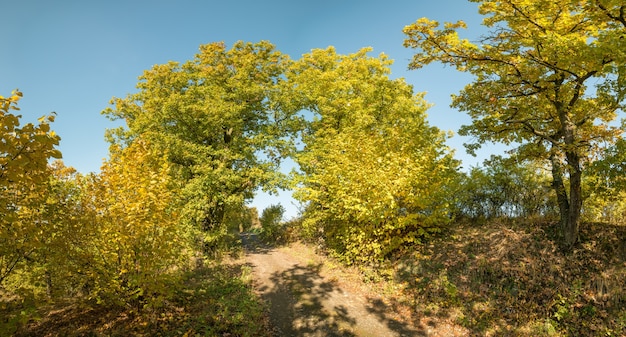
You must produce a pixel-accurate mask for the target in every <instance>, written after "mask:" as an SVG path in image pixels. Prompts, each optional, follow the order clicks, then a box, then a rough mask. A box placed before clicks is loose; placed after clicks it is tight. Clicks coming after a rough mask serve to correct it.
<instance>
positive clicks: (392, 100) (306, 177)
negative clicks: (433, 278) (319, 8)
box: [287, 48, 457, 260]
mask: <svg viewBox="0 0 626 337" xmlns="http://www.w3.org/2000/svg"><path fill="white" fill-rule="evenodd" d="M368 52H369V49H363V50H361V51H359V52H357V53H355V54H351V55H345V56H343V55H338V54H337V53H336V52H335V50H334V49H333V48H328V49H326V50H314V51H312V52H311V53H310V54H306V55H304V56H303V57H302V59H300V60H299V61H297V62H295V63H294V64H293V66H292V67H291V68H290V69H289V71H288V72H287V83H288V84H289V85H290V87H291V88H292V91H290V92H288V94H289V96H288V97H289V98H290V99H291V102H292V104H296V103H293V102H297V105H295V108H294V109H296V110H301V109H305V110H307V111H308V112H309V113H312V114H313V116H312V117H307V118H304V119H303V120H301V122H302V123H303V126H302V142H303V143H304V148H303V149H302V150H301V151H299V152H298V153H297V154H296V156H295V158H296V162H297V163H298V164H299V167H300V170H301V172H300V173H299V174H296V175H295V184H296V186H297V187H296V189H297V191H296V193H295V197H296V198H297V199H299V200H300V201H302V202H304V203H305V204H307V209H306V212H305V214H304V221H303V224H304V226H305V232H308V233H310V234H312V235H315V236H317V235H321V236H322V238H323V239H325V240H326V242H327V244H328V245H329V246H330V247H331V248H333V249H334V250H335V252H336V253H338V254H340V255H342V256H343V257H345V258H346V259H348V260H356V259H362V260H371V259H379V258H382V257H384V256H387V255H389V254H390V253H392V252H394V251H397V250H399V249H401V248H402V247H404V246H406V245H411V244H415V243H417V242H419V240H420V238H422V237H424V236H427V235H428V234H429V233H432V232H436V231H437V230H438V228H440V227H441V226H443V225H445V224H446V223H447V222H448V221H449V218H448V213H447V206H448V205H447V191H448V190H447V186H446V185H447V184H448V183H449V182H450V181H451V180H452V179H454V177H455V175H456V172H455V170H456V167H457V163H456V162H455V161H454V160H453V159H452V156H451V152H450V151H449V150H448V149H447V148H446V146H445V145H444V141H445V138H446V137H445V135H444V134H443V133H442V132H441V131H439V130H438V129H436V128H434V127H431V126H429V125H428V123H427V122H426V114H425V110H426V109H427V107H428V104H427V103H426V102H425V101H424V100H423V97H422V96H423V95H421V94H418V95H415V94H413V92H412V89H411V87H410V86H409V85H408V84H406V83H405V82H404V81H403V80H402V79H397V80H392V79H390V78H389V77H388V74H389V72H390V71H389V66H390V64H391V61H390V60H388V59H387V58H386V57H385V56H384V55H380V56H379V57H378V58H375V57H369V56H368V55H367V53H368ZM305 117H306V116H305Z"/></svg>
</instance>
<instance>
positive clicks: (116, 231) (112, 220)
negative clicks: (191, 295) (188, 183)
mask: <svg viewBox="0 0 626 337" xmlns="http://www.w3.org/2000/svg"><path fill="white" fill-rule="evenodd" d="M170 165H171V164H170V163H168V161H167V160H166V156H165V154H156V153H154V152H152V151H151V147H150V143H149V142H148V141H145V140H143V139H141V138H138V139H136V140H135V141H134V142H133V143H132V144H131V145H130V146H128V147H127V148H123V149H122V148H120V147H118V146H116V145H113V146H112V147H111V157H110V159H109V160H108V161H107V162H106V163H105V164H104V166H103V167H102V172H101V173H100V174H99V175H98V176H92V179H91V181H90V182H88V183H87V184H86V185H85V192H84V196H83V197H84V199H83V202H84V205H85V212H88V213H89V214H90V217H89V218H87V221H92V222H93V223H92V224H90V225H91V228H92V230H93V231H94V233H93V237H92V240H93V241H92V242H91V243H90V247H89V251H90V252H91V256H90V259H91V261H89V262H90V265H91V266H90V269H91V273H92V276H91V277H92V278H93V280H92V281H93V282H95V287H96V289H97V291H96V294H98V295H108V296H111V295H117V296H119V295H122V296H130V298H128V299H133V298H137V296H143V295H147V294H153V295H157V294H162V293H163V287H164V284H163V282H165V281H166V280H167V275H168V274H169V273H170V272H171V271H172V268H173V267H177V266H178V267H180V266H184V265H185V264H186V263H187V262H188V258H189V254H191V249H190V248H191V247H190V243H191V233H190V231H189V230H188V228H186V227H185V226H184V224H183V223H182V222H181V221H180V219H179V215H180V214H179V206H178V205H179V203H178V198H177V195H176V191H177V186H176V183H175V182H174V181H173V180H172V178H171V176H170V174H169V173H170V172H169V171H170ZM128 299H125V300H128Z"/></svg>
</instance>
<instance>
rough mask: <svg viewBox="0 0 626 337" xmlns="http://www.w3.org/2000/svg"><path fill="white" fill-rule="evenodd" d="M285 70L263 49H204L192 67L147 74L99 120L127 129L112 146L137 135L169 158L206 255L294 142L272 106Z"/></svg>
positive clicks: (171, 66) (270, 49)
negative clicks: (233, 210) (234, 210)
mask: <svg viewBox="0 0 626 337" xmlns="http://www.w3.org/2000/svg"><path fill="white" fill-rule="evenodd" d="M286 62H287V59H286V57H284V56H283V55H281V54H280V53H279V52H278V51H276V50H274V46H273V45H271V44H270V43H268V42H265V41H263V42H259V43H255V44H252V43H244V42H237V43H236V44H235V45H234V46H233V47H232V48H231V49H229V50H227V49H226V46H225V45H224V44H223V43H212V44H207V45H203V46H201V47H200V53H199V54H197V55H196V57H195V58H194V59H193V60H191V61H188V62H185V63H184V64H182V65H181V64H178V63H175V62H170V63H167V64H162V65H156V66H154V67H153V68H152V69H150V70H148V71H146V72H144V74H143V75H142V76H141V77H140V82H139V84H138V86H137V87H138V89H139V92H138V93H136V94H131V95H128V96H127V97H126V98H123V99H121V98H116V99H114V100H113V101H112V104H113V107H112V108H109V109H107V110H105V111H104V112H103V113H104V114H106V115H108V116H109V117H111V118H113V119H124V120H125V121H126V123H127V126H128V130H124V129H117V130H112V131H110V132H109V135H110V136H112V138H113V140H114V141H118V142H132V141H133V139H134V138H135V137H137V136H138V135H141V136H142V137H143V138H145V139H149V140H150V141H151V142H152V143H153V144H154V146H155V147H157V148H159V149H162V150H165V151H166V152H167V153H168V158H167V159H168V161H169V162H170V163H171V164H172V173H173V177H174V178H175V179H176V181H178V182H180V183H181V184H182V190H181V195H182V196H183V200H184V207H183V212H182V216H183V218H184V219H186V221H188V222H190V223H192V224H194V225H195V226H197V227H199V228H201V229H202V230H203V231H204V232H206V236H207V238H206V239H207V240H208V242H207V248H211V247H213V246H215V245H216V244H218V242H219V240H220V236H221V235H223V234H225V233H228V229H227V228H225V227H224V226H225V223H224V216H225V213H226V212H227V210H228V209H229V208H230V207H239V206H240V205H242V204H244V203H245V201H247V200H250V199H251V198H252V196H253V193H254V191H256V190H257V189H258V188H259V187H264V188H266V189H269V190H272V189H274V188H275V187H276V186H277V185H279V184H280V182H281V177H282V175H281V174H280V173H279V170H278V167H279V166H278V165H279V161H280V157H281V156H283V155H285V154H286V153H287V152H288V149H289V147H290V145H291V142H290V141H288V139H287V138H286V137H284V136H283V135H284V132H283V129H282V127H281V126H280V121H281V120H282V119H283V116H282V115H281V112H280V110H279V109H277V107H276V106H275V104H274V101H273V100H272V99H271V98H272V97H273V96H274V95H275V94H276V93H275V92H276V90H277V87H278V85H279V84H280V82H281V81H282V78H281V76H282V74H283V70H284V67H285V63H286ZM261 154H263V155H261Z"/></svg>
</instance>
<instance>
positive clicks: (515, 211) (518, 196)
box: [454, 156, 558, 219]
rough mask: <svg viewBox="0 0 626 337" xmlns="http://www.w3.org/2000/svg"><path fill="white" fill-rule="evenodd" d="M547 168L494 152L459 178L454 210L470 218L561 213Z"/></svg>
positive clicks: (536, 215)
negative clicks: (481, 164) (504, 156)
mask: <svg viewBox="0 0 626 337" xmlns="http://www.w3.org/2000/svg"><path fill="white" fill-rule="evenodd" d="M551 192H552V190H551V186H550V177H549V173H548V172H547V170H546V169H545V168H543V167H541V166H540V165H538V164H537V163H534V162H531V161H518V160H516V159H515V158H502V157H496V156H492V157H491V159H490V160H486V161H485V162H484V164H483V166H482V167H473V168H472V169H471V170H470V171H469V173H467V174H466V175H465V176H464V178H463V179H462V180H461V182H460V186H459V188H458V189H457V192H456V194H455V195H456V199H455V200H456V203H455V205H454V208H455V209H456V210H455V211H454V212H455V213H456V214H458V215H461V216H463V217H469V218H474V219H475V218H496V217H521V218H528V217H552V216H555V215H557V214H558V212H557V211H556V209H557V206H556V204H555V203H554V196H553V194H552V193H551Z"/></svg>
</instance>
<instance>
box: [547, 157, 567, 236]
mask: <svg viewBox="0 0 626 337" xmlns="http://www.w3.org/2000/svg"><path fill="white" fill-rule="evenodd" d="M550 162H551V164H552V188H553V189H554V192H555V193H556V200H557V203H558V205H559V220H560V224H561V233H565V230H566V228H567V221H568V218H569V217H568V214H569V199H568V198H567V192H566V191H565V184H564V183H563V170H562V169H561V162H560V161H559V159H558V158H557V156H556V154H555V153H552V154H551V155H550Z"/></svg>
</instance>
